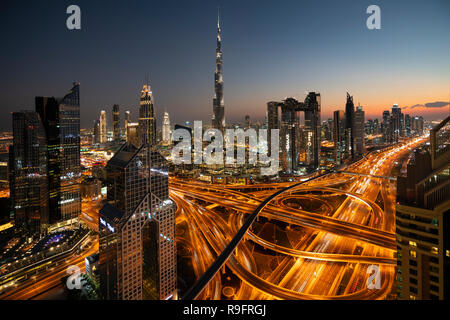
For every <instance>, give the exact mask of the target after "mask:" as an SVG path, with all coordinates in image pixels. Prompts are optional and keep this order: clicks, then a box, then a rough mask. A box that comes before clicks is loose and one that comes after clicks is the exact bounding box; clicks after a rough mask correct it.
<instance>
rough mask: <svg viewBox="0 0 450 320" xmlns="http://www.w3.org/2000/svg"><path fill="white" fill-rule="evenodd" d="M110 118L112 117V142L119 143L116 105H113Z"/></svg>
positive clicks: (117, 106)
mask: <svg viewBox="0 0 450 320" xmlns="http://www.w3.org/2000/svg"><path fill="white" fill-rule="evenodd" d="M112 116H113V137H114V142H115V143H119V142H120V110H119V105H118V104H115V105H113V110H112Z"/></svg>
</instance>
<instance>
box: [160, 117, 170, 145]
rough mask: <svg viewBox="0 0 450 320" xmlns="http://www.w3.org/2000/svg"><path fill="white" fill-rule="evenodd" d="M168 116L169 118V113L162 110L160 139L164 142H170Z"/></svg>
mask: <svg viewBox="0 0 450 320" xmlns="http://www.w3.org/2000/svg"><path fill="white" fill-rule="evenodd" d="M170 131H171V130H170V118H169V113H168V112H164V120H163V125H162V140H163V143H164V144H167V145H169V144H171V142H172V135H171V132H170Z"/></svg>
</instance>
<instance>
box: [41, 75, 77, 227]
mask: <svg viewBox="0 0 450 320" xmlns="http://www.w3.org/2000/svg"><path fill="white" fill-rule="evenodd" d="M35 102H36V112H37V113H39V116H40V117H41V121H42V123H43V125H44V128H45V135H46V139H47V178H48V181H49V212H50V223H51V224H53V223H56V222H64V224H70V223H73V222H76V221H77V218H78V216H79V215H80V213H81V196H80V178H81V166H80V85H79V83H78V84H76V83H75V84H74V86H73V87H72V89H71V90H70V91H69V92H68V93H67V94H66V95H65V96H64V97H63V98H54V97H36V99H35Z"/></svg>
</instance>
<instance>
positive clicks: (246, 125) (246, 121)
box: [244, 115, 251, 129]
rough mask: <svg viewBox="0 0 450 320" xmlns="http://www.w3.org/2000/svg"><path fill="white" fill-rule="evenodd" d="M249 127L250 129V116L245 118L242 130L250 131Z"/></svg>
mask: <svg viewBox="0 0 450 320" xmlns="http://www.w3.org/2000/svg"><path fill="white" fill-rule="evenodd" d="M250 127H251V122H250V116H249V115H246V116H245V122H244V128H245V129H250Z"/></svg>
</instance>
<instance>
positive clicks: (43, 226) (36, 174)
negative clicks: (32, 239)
mask: <svg viewBox="0 0 450 320" xmlns="http://www.w3.org/2000/svg"><path fill="white" fill-rule="evenodd" d="M12 117H13V135H14V140H13V145H12V146H11V147H10V153H11V157H10V159H11V161H12V163H11V179H10V194H11V201H12V204H13V210H14V218H15V226H16V228H22V229H24V230H26V231H28V232H30V233H32V234H33V233H46V231H47V228H48V225H49V222H50V217H49V205H48V200H49V199H48V180H47V141H46V137H45V130H44V126H43V124H42V122H41V118H40V116H39V114H38V113H36V112H33V111H23V112H14V113H13V114H12Z"/></svg>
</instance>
